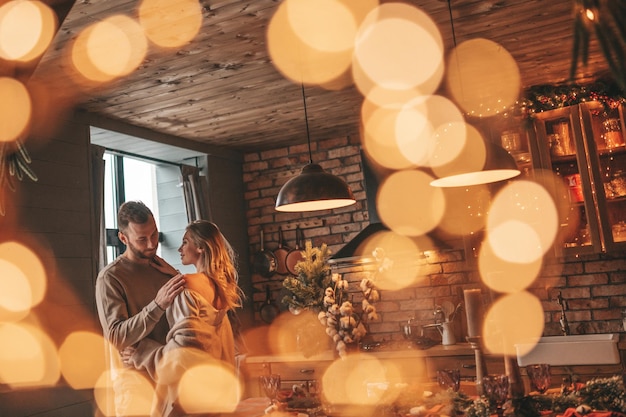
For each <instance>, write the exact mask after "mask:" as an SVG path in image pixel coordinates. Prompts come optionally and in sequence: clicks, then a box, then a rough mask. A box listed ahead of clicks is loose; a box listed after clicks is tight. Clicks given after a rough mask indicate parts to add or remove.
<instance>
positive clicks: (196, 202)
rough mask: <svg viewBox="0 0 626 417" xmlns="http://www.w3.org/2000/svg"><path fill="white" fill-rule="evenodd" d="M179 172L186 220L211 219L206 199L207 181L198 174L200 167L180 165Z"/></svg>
mask: <svg viewBox="0 0 626 417" xmlns="http://www.w3.org/2000/svg"><path fill="white" fill-rule="evenodd" d="M180 172H181V176H182V182H183V193H184V195H185V206H186V207H187V220H188V221H189V222H192V221H194V220H200V219H204V220H209V221H213V216H212V215H211V209H210V207H209V204H208V201H207V200H208V199H207V190H208V189H207V186H208V183H207V181H206V177H204V176H201V175H200V168H196V167H192V166H190V165H181V166H180Z"/></svg>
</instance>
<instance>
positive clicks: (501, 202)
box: [487, 180, 559, 263]
mask: <svg viewBox="0 0 626 417" xmlns="http://www.w3.org/2000/svg"><path fill="white" fill-rule="evenodd" d="M558 227H559V222H558V213H557V209H556V206H555V204H554V200H553V199H552V197H551V196H550V194H549V193H548V192H547V191H546V189H545V188H544V187H543V186H541V185H540V184H538V183H536V182H533V181H524V180H518V181H513V182H511V183H509V184H507V185H506V186H505V187H504V188H503V189H502V190H500V191H499V192H498V194H496V196H495V198H494V201H493V203H492V205H491V210H490V213H489V219H488V221H487V231H488V234H487V236H488V242H489V244H490V246H491V248H492V250H493V252H494V253H495V254H496V255H498V256H499V257H500V258H502V259H503V260H505V261H509V262H518V263H528V262H533V261H535V260H537V259H539V258H541V257H542V256H543V255H544V254H545V253H546V252H547V251H548V250H549V249H550V248H551V247H552V244H553V243H554V239H555V237H556V234H557V231H558Z"/></svg>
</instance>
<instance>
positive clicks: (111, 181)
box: [104, 152, 161, 263]
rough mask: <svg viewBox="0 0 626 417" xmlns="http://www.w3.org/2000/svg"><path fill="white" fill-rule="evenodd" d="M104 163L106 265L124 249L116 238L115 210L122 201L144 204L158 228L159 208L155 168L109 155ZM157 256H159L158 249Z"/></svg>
mask: <svg viewBox="0 0 626 417" xmlns="http://www.w3.org/2000/svg"><path fill="white" fill-rule="evenodd" d="M104 161H105V177H104V225H105V228H106V238H107V239H106V242H107V263H108V262H111V261H112V260H113V259H115V257H117V256H118V255H119V254H120V253H122V252H123V251H124V249H125V247H124V245H123V244H122V243H121V242H120V241H119V239H118V238H117V209H118V207H119V206H120V205H121V204H122V203H123V202H124V201H129V200H140V201H143V202H144V203H145V204H146V205H147V206H148V207H150V209H151V210H152V213H153V214H154V219H155V221H156V223H157V227H159V204H158V197H157V192H156V186H155V185H156V179H155V177H156V175H155V166H154V164H152V163H149V162H147V161H142V160H139V159H133V158H129V157H125V156H122V155H116V154H114V153H111V152H105V154H104ZM159 229H160V228H159ZM158 253H159V256H161V249H160V248H159V251H158Z"/></svg>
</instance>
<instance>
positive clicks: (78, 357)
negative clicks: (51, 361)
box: [59, 331, 106, 390]
mask: <svg viewBox="0 0 626 417" xmlns="http://www.w3.org/2000/svg"><path fill="white" fill-rule="evenodd" d="M105 347H106V343H105V340H104V338H103V337H102V335H99V334H96V333H93V332H86V331H77V332H73V333H71V334H70V335H69V336H67V337H66V338H65V340H64V341H63V343H62V344H61V347H60V348H59V359H60V361H61V373H62V374H63V378H65V380H66V381H67V383H68V384H69V385H70V386H71V387H72V388H73V389H76V390H79V389H91V388H94V387H95V386H96V383H97V381H98V378H100V375H102V374H103V373H104V372H105V371H106V361H105V357H106V355H105Z"/></svg>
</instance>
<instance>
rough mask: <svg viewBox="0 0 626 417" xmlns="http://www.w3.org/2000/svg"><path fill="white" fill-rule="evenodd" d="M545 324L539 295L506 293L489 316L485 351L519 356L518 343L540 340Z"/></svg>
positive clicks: (484, 330)
mask: <svg viewBox="0 0 626 417" xmlns="http://www.w3.org/2000/svg"><path fill="white" fill-rule="evenodd" d="M522 312H523V313H522ZM543 327H544V312H543V308H542V307H541V301H539V299H537V297H535V296H534V295H532V294H530V293H528V292H517V293H514V294H508V295H503V296H502V297H500V298H499V299H498V300H497V301H495V302H494V303H493V305H492V306H491V308H490V309H489V311H487V314H486V316H485V321H484V324H483V342H484V346H485V350H486V351H487V352H489V353H492V354H501V355H509V356H515V355H516V350H515V344H516V343H522V342H523V343H532V342H533V341H537V340H539V338H540V337H541V335H542V333H543Z"/></svg>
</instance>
